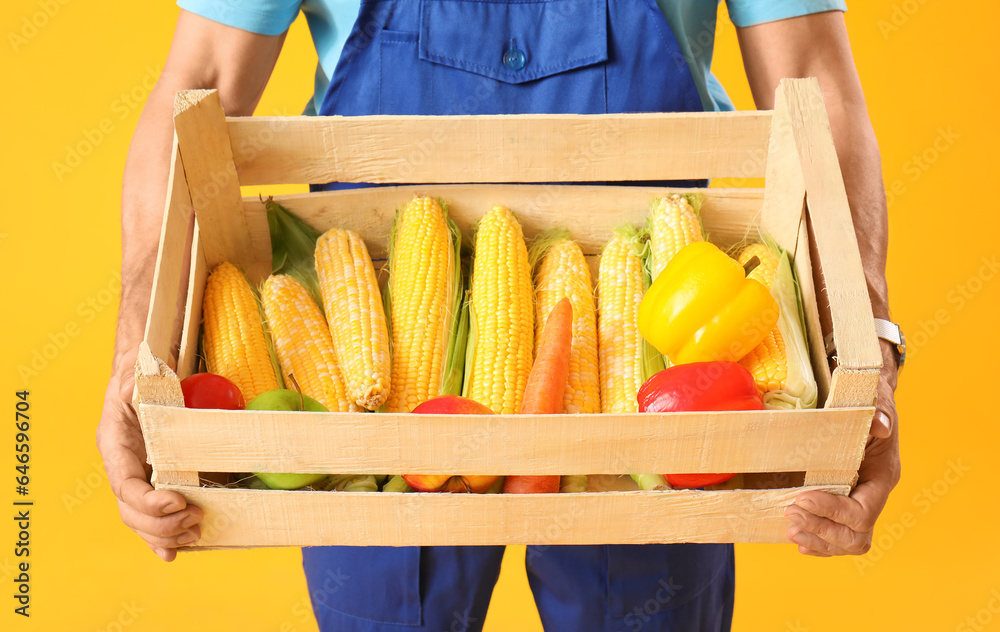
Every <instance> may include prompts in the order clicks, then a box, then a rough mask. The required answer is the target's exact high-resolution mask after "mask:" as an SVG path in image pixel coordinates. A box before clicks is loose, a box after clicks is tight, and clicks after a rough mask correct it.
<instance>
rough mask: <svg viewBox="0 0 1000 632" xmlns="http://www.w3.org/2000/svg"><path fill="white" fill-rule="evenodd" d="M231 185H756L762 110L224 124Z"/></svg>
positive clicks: (762, 144)
mask: <svg viewBox="0 0 1000 632" xmlns="http://www.w3.org/2000/svg"><path fill="white" fill-rule="evenodd" d="M228 121H229V134H230V137H231V139H232V147H233V155H234V158H235V161H236V168H237V170H238V171H239V177H240V183H241V184H243V185H244V186H246V185H258V184H304V183H308V184H321V183H325V182H372V183H407V182H424V183H435V182H439V183H443V182H603V181H628V180H684V179H696V178H722V177H736V178H758V177H761V176H763V175H764V164H765V156H766V148H767V134H768V130H769V127H770V122H771V113H770V112H758V111H750V112H711V113H703V112H698V113H666V114H664V113H651V114H603V115H589V116H579V115H571V114H570V115H566V114H545V115H540V114H522V115H512V116H511V115H506V116H349V117H340V116H329V117H318V116H298V117H238V118H230V119H228Z"/></svg>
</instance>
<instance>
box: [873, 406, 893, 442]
mask: <svg viewBox="0 0 1000 632" xmlns="http://www.w3.org/2000/svg"><path fill="white" fill-rule="evenodd" d="M869 434H870V435H871V436H873V437H876V438H878V439H888V438H889V437H890V436H891V435H892V419H891V418H890V417H889V415H888V414H886V413H884V412H882V411H881V410H877V411H875V417H874V418H873V419H872V426H871V430H869Z"/></svg>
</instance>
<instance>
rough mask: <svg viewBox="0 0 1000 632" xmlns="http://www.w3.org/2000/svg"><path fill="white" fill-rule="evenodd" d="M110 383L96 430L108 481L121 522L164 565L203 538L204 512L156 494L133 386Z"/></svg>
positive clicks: (176, 496)
mask: <svg viewBox="0 0 1000 632" xmlns="http://www.w3.org/2000/svg"><path fill="white" fill-rule="evenodd" d="M126 381H127V383H124V384H121V385H120V386H119V381H118V379H117V378H115V379H112V380H111V383H110V384H108V390H107V393H106V394H105V396H104V412H103V414H102V416H101V423H100V424H99V425H98V426H97V449H98V450H99V451H100V453H101V458H103V459H104V469H105V470H106V471H107V473H108V482H109V483H110V484H111V489H112V491H114V493H115V497H116V498H117V499H118V512H119V513H120V514H121V517H122V522H124V523H125V524H126V525H127V526H128V527H129V528H130V529H132V530H133V531H135V532H136V533H137V534H139V537H141V538H142V539H143V540H145V541H146V544H147V545H149V548H151V549H152V550H153V552H154V553H156V554H157V555H159V556H160V557H161V558H162V559H163V560H164V561H165V562H170V561H171V560H173V559H174V558H175V557H177V551H176V549H177V547H179V546H184V545H187V544H191V543H193V542H196V541H197V540H198V539H199V538H200V537H201V529H200V527H199V526H198V523H199V522H201V520H202V517H203V513H202V511H201V509H198V508H197V507H195V506H193V505H191V506H188V504H187V501H185V500H184V497H183V496H181V495H180V494H178V493H177V492H169V491H165V490H154V489H153V487H152V486H151V485H150V484H149V474H148V472H147V469H146V448H145V445H144V444H143V441H142V431H141V430H140V429H139V421H138V419H136V416H135V411H133V410H132V406H131V405H130V404H128V403H127V401H128V398H130V397H131V395H132V386H133V385H132V381H131V380H126Z"/></svg>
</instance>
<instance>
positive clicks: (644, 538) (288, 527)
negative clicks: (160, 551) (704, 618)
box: [164, 485, 848, 550]
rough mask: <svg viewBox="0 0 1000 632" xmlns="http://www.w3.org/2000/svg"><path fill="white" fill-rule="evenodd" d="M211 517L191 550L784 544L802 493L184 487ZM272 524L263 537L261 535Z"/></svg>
mask: <svg viewBox="0 0 1000 632" xmlns="http://www.w3.org/2000/svg"><path fill="white" fill-rule="evenodd" d="M164 489H171V490H174V491H177V492H180V493H181V494H183V495H184V497H185V498H187V499H188V502H191V503H194V504H195V505H198V506H199V507H201V508H202V510H204V512H205V520H204V522H203V523H202V539H201V540H200V541H199V542H198V543H197V545H196V546H193V547H186V548H187V549H188V550H198V549H203V548H225V547H240V548H243V547H260V546H306V545H309V546H313V545H349V546H413V545H431V546H433V545H480V544H550V545H562V544H648V543H654V542H661V543H668V542H775V543H778V542H787V540H786V539H785V531H786V530H787V528H788V527H789V526H790V524H791V523H790V522H789V521H788V519H787V518H785V517H784V515H783V511H784V509H785V507H787V506H788V505H790V504H791V503H792V501H793V500H794V498H795V496H797V495H798V494H800V493H802V492H803V491H806V490H810V489H817V490H820V491H828V492H831V493H835V494H845V493H847V492H848V488H847V487H846V486H833V485H828V486H819V487H809V488H801V487H799V488H793V489H774V490H726V491H697V490H669V491H654V492H600V493H579V494H523V495H521V494H417V493H410V494H393V493H378V492H375V493H372V492H355V493H351V492H309V491H293V492H284V491H265V490H238V489H212V488H204V487H203V488H195V489H191V488H187V487H183V486H170V485H168V486H165V487H164ZM262 525H267V528H262Z"/></svg>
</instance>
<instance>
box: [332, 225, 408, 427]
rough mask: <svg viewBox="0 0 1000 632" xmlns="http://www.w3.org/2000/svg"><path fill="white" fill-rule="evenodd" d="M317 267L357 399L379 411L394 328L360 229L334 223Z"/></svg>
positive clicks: (339, 355)
mask: <svg viewBox="0 0 1000 632" xmlns="http://www.w3.org/2000/svg"><path fill="white" fill-rule="evenodd" d="M315 256H316V272H317V275H318V276H319V285H320V294H321V295H322V297H323V307H324V309H325V311H326V320H327V323H328V324H329V326H330V334H331V337H332V339H333V349H334V354H335V355H336V360H337V364H338V366H340V370H341V372H342V374H343V376H344V382H345V384H346V385H347V392H348V395H349V397H350V399H351V401H353V402H355V403H356V404H358V405H359V406H363V407H364V408H367V409H368V410H375V409H377V408H378V407H379V406H381V405H382V403H383V402H384V401H385V398H386V395H387V394H388V391H389V370H390V362H389V332H388V330H387V327H386V322H385V312H384V311H383V307H382V295H381V293H380V292H379V287H378V282H377V281H376V279H375V268H374V267H372V260H371V257H369V256H368V248H366V247H365V242H364V241H363V240H362V239H361V237H359V236H358V235H357V234H356V233H354V232H352V231H349V230H343V229H340V228H333V229H330V230H328V231H327V232H326V233H324V234H323V235H322V236H320V238H319V240H318V241H317V242H316V255H315Z"/></svg>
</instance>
